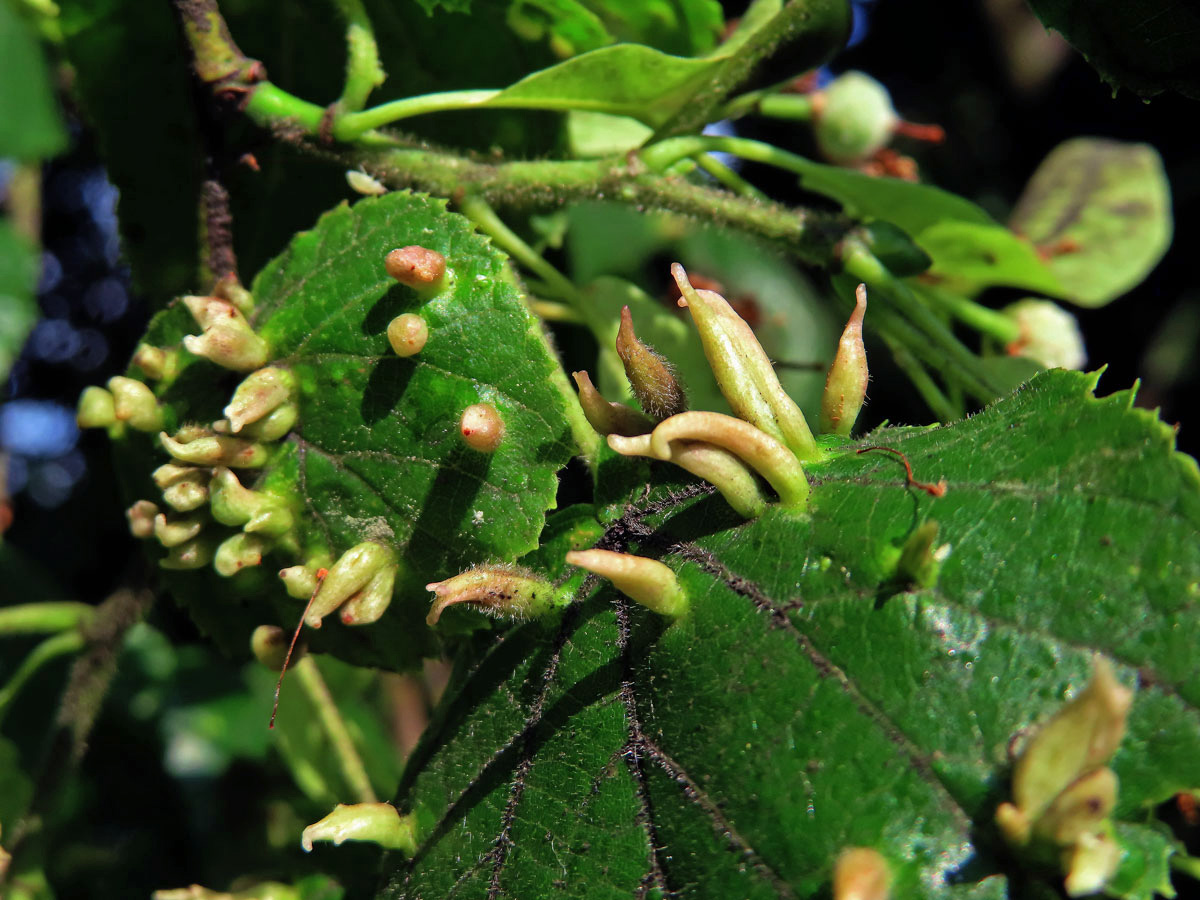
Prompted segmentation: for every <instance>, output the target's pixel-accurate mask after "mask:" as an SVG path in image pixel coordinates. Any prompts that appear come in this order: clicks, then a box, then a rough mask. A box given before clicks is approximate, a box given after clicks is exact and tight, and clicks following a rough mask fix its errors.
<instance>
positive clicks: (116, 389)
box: [108, 375, 163, 431]
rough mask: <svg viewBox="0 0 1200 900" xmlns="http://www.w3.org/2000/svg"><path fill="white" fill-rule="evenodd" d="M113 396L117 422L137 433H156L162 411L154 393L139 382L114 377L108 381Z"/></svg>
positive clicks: (122, 377) (121, 376)
mask: <svg viewBox="0 0 1200 900" xmlns="http://www.w3.org/2000/svg"><path fill="white" fill-rule="evenodd" d="M108 389H109V390H110V391H111V392H112V396H113V412H114V414H115V415H116V417H117V421H118V422H125V423H127V424H128V425H129V427H130V428H136V429H137V430H138V431H158V430H159V429H160V428H162V425H163V414H162V409H161V408H160V407H159V405H158V398H157V397H155V396H154V391H152V390H150V388H148V387H146V385H144V384H142V383H141V382H140V381H136V380H134V379H133V378H125V377H124V376H123V375H114V376H113V377H112V378H110V379H108Z"/></svg>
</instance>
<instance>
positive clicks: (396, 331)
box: [387, 313, 429, 357]
mask: <svg viewBox="0 0 1200 900" xmlns="http://www.w3.org/2000/svg"><path fill="white" fill-rule="evenodd" d="M387 339H388V343H389V344H391V345H392V349H393V350H394V351H396V355H397V356H405V357H406V356H415V355H416V354H418V353H420V352H421V351H422V350H423V349H424V348H425V342H426V341H427V340H429V326H428V325H427V324H426V323H425V320H424V319H423V318H421V317H420V316H418V315H414V314H413V313H404V315H402V316H396V318H394V319H392V321H390V322H388V327H387Z"/></svg>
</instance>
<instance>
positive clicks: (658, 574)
mask: <svg viewBox="0 0 1200 900" xmlns="http://www.w3.org/2000/svg"><path fill="white" fill-rule="evenodd" d="M567 563H568V564H570V565H572V566H579V567H580V568H581V569H587V570H588V571H589V572H591V573H592V574H594V575H599V576H601V577H603V578H607V579H608V580H609V581H611V582H612V583H613V586H614V587H615V588H616V589H617V590H619V591H620V592H621V593H622V594H624V595H625V596H626V597H628V598H629V599H630V600H632V601H633V602H635V603H638V604H640V605H641V606H644V607H646V608H647V609H648V610H650V611H651V612H655V613H658V614H659V615H660V616H664V617H666V618H668V619H678V618H679V617H680V616H683V615H684V614H686V613H687V611H688V606H689V601H688V597H687V594H686V593H685V592H684V590H683V587H682V585H680V584H679V579H678V578H677V577H676V575H675V572H674V570H673V569H671V567H670V566H667V565H665V564H663V563H660V562H659V561H658V560H656V559H647V558H646V557H644V556H634V555H633V554H631V553H616V552H614V551H612V550H572V551H570V552H569V553H568V554H567Z"/></svg>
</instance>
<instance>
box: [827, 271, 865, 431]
mask: <svg viewBox="0 0 1200 900" xmlns="http://www.w3.org/2000/svg"><path fill="white" fill-rule="evenodd" d="M866 312H867V286H866V285H865V284H860V285H859V286H858V290H857V291H856V292H855V304H854V312H852V313H851V314H850V319H849V321H847V322H846V327H845V329H844V330H843V331H842V337H841V340H839V341H838V349H837V354H836V355H835V356H834V358H833V364H832V365H831V366H830V367H829V374H828V375H827V376H826V378H825V392H824V393H823V394H822V395H821V420H820V429H821V431H822V432H823V433H825V434H840V435H842V437H848V436H849V434H850V431H851V429H853V428H854V422H855V421H856V420H857V419H858V413H859V411H860V410H861V409H862V406H863V401H864V400H866V397H867V379H868V377H869V375H868V372H867V348H866V347H865V346H864V344H863V316H864V315H866Z"/></svg>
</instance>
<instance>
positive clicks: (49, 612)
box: [0, 601, 96, 636]
mask: <svg viewBox="0 0 1200 900" xmlns="http://www.w3.org/2000/svg"><path fill="white" fill-rule="evenodd" d="M95 613H96V608H95V607H94V606H91V605H90V604H87V603H75V602H71V601H60V602H48V603H22V604H20V605H19V606H6V607H4V608H3V609H0V635H4V636H9V635H14V634H54V633H55V632H59V631H66V630H68V629H72V628H74V629H78V628H81V627H83V626H85V625H86V624H88V623H89V622H91V620H92V617H93V616H94V615H95Z"/></svg>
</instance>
